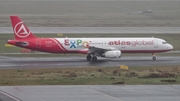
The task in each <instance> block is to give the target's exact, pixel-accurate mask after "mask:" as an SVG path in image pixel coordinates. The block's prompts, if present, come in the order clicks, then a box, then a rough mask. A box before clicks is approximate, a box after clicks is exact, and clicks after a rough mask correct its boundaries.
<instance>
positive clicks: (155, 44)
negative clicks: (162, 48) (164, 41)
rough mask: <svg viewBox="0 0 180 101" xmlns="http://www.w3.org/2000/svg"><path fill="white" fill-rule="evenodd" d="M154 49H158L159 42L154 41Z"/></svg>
mask: <svg viewBox="0 0 180 101" xmlns="http://www.w3.org/2000/svg"><path fill="white" fill-rule="evenodd" d="M154 48H158V40H157V39H154Z"/></svg>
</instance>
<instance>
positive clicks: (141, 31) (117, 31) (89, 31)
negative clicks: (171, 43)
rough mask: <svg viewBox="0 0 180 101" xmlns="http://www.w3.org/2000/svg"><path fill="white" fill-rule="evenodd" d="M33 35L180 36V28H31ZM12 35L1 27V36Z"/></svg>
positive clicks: (7, 29) (10, 29)
mask: <svg viewBox="0 0 180 101" xmlns="http://www.w3.org/2000/svg"><path fill="white" fill-rule="evenodd" d="M29 29H30V30H31V31H32V32H33V33H39V34H42V33H43V34H49V33H55V34H57V33H63V34H66V33H73V34H97V33H102V34H113V33H114V34H121V33H123V34H124V33H126V34H137V33H139V34H149V33H151V34H179V33H180V28H179V27H29ZM2 33H3V34H4V33H6V34H12V33H13V31H12V28H11V27H0V34H2Z"/></svg>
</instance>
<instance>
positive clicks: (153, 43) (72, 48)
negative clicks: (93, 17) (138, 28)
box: [7, 16, 173, 61]
mask: <svg viewBox="0 0 180 101" xmlns="http://www.w3.org/2000/svg"><path fill="white" fill-rule="evenodd" d="M10 19H11V23H12V27H13V32H14V36H15V39H12V40H8V42H7V43H8V44H11V45H15V46H17V47H22V48H27V49H31V50H36V51H41V52H48V53H80V54H87V56H86V59H87V61H97V56H99V57H104V58H120V57H121V54H122V53H152V57H153V58H152V59H153V60H156V56H155V53H160V52H167V51H171V50H172V49H173V46H172V45H171V44H169V43H167V42H166V41H165V40H163V39H160V38H154V37H141V38H139V37H134V38H126V37H124V38H39V37H37V36H35V35H34V34H33V33H32V32H31V31H30V30H29V29H28V28H27V26H26V25H25V24H24V23H23V22H22V21H21V19H20V18H19V17H18V16H10Z"/></svg>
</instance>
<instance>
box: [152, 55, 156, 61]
mask: <svg viewBox="0 0 180 101" xmlns="http://www.w3.org/2000/svg"><path fill="white" fill-rule="evenodd" d="M152 56H153V58H152V59H153V60H154V61H155V60H156V54H155V53H152Z"/></svg>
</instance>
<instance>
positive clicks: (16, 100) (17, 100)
mask: <svg viewBox="0 0 180 101" xmlns="http://www.w3.org/2000/svg"><path fill="white" fill-rule="evenodd" d="M0 93H1V94H3V95H5V96H8V97H10V98H12V99H14V100H15V101H21V100H19V99H17V98H15V97H13V96H11V95H10V94H7V93H5V92H3V91H0Z"/></svg>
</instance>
